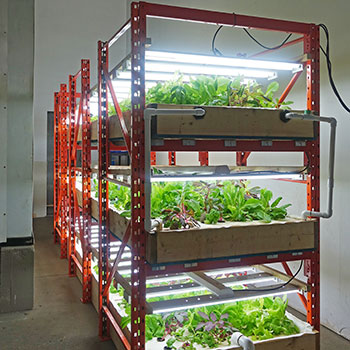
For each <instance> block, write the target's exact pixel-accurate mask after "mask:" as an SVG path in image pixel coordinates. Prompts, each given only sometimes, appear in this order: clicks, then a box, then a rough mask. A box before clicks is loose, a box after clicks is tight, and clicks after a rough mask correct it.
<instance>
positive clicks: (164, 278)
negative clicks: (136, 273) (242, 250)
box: [147, 266, 255, 284]
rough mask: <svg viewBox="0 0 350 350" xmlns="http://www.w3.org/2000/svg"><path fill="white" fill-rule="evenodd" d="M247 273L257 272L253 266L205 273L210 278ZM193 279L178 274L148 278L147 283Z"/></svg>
mask: <svg viewBox="0 0 350 350" xmlns="http://www.w3.org/2000/svg"><path fill="white" fill-rule="evenodd" d="M247 271H255V269H254V268H253V267H251V266H239V267H232V268H227V269H223V270H212V271H206V272H205V273H206V274H207V275H208V276H219V275H224V274H230V273H239V272H247ZM190 278H191V277H189V276H187V275H186V274H185V273H184V274H178V275H164V276H161V277H153V278H147V283H148V284H152V283H160V282H173V281H181V280H186V279H190Z"/></svg>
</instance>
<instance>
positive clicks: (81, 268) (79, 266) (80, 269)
mask: <svg viewBox="0 0 350 350" xmlns="http://www.w3.org/2000/svg"><path fill="white" fill-rule="evenodd" d="M71 258H72V260H73V261H74V264H75V265H76V267H77V268H78V269H79V271H80V273H83V267H82V266H81V264H80V261H79V260H78V258H77V257H76V256H75V255H74V254H72V255H71Z"/></svg>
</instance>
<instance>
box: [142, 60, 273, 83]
mask: <svg viewBox="0 0 350 350" xmlns="http://www.w3.org/2000/svg"><path fill="white" fill-rule="evenodd" d="M194 62H195V61H194ZM145 70H146V72H171V73H176V72H179V73H181V74H190V75H191V74H194V75H222V76H228V77H238V76H242V77H250V78H265V79H274V78H276V73H275V72H272V71H266V70H258V69H252V68H249V69H247V68H233V67H222V66H209V65H197V64H181V63H180V64H179V63H163V62H161V63H158V62H146V65H145Z"/></svg>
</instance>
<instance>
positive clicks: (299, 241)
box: [77, 189, 317, 264]
mask: <svg viewBox="0 0 350 350" xmlns="http://www.w3.org/2000/svg"><path fill="white" fill-rule="evenodd" d="M77 191H78V202H79V205H80V206H81V192H80V191H79V190H78V189H77ZM91 211H92V216H93V217H94V218H95V219H98V201H97V199H96V198H92V201H91ZM108 215H109V229H110V231H111V232H113V233H114V235H115V236H117V237H118V238H119V239H122V238H123V235H124V232H125V231H126V228H127V225H128V223H129V220H128V219H127V218H125V217H123V216H121V215H120V214H119V213H118V212H117V211H116V210H115V209H114V208H110V209H109V214H108ZM316 232H317V224H316V221H315V220H302V219H296V218H287V219H285V220H282V221H273V222H271V223H263V222H260V221H253V222H226V223H221V224H216V225H202V226H201V227H200V228H192V229H188V230H169V229H164V230H162V231H159V232H157V233H154V234H148V236H147V240H148V242H147V252H146V256H147V261H148V262H149V263H150V264H163V263H175V262H184V261H192V260H202V259H203V260H204V259H213V258H226V257H233V256H247V255H257V254H266V253H271V254H272V253H281V252H291V251H302V250H312V249H315V235H316Z"/></svg>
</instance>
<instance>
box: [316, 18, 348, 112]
mask: <svg viewBox="0 0 350 350" xmlns="http://www.w3.org/2000/svg"><path fill="white" fill-rule="evenodd" d="M319 26H320V28H322V29H323V31H324V33H325V35H326V40H327V44H326V49H324V48H323V47H322V46H321V45H320V49H321V51H322V53H323V54H324V56H325V57H326V61H327V69H328V78H329V83H330V84H331V87H332V90H333V92H334V94H335V96H336V97H337V99H338V101H339V103H340V104H341V105H342V107H343V108H344V109H345V110H346V111H347V112H348V113H350V107H348V106H347V105H346V103H345V102H344V100H343V99H342V97H341V96H340V93H339V91H338V89H337V87H336V86H335V82H334V80H333V76H332V62H331V59H330V54H329V31H328V28H327V26H326V25H325V24H323V23H321V24H319Z"/></svg>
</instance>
